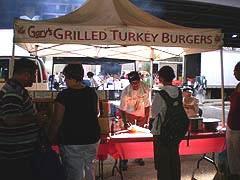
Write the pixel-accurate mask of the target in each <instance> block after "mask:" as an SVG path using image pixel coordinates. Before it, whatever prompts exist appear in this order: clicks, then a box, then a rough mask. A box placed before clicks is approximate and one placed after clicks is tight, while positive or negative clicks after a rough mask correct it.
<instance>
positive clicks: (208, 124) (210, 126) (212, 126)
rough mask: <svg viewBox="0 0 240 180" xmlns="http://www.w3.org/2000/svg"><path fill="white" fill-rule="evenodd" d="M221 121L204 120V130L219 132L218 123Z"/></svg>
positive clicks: (213, 119)
mask: <svg viewBox="0 0 240 180" xmlns="http://www.w3.org/2000/svg"><path fill="white" fill-rule="evenodd" d="M220 121H221V120H220V119H215V118H203V124H204V129H205V130H206V131H210V132H215V131H217V127H218V123H219V122H220Z"/></svg>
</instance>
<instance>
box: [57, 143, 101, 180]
mask: <svg viewBox="0 0 240 180" xmlns="http://www.w3.org/2000/svg"><path fill="white" fill-rule="evenodd" d="M98 144H99V142H97V143H95V144H87V145H60V155H61V158H62V162H63V166H64V171H65V175H66V180H83V179H86V180H95V170H94V162H95V159H96V153H97V148H98Z"/></svg>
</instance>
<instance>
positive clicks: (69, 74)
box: [63, 64, 84, 81]
mask: <svg viewBox="0 0 240 180" xmlns="http://www.w3.org/2000/svg"><path fill="white" fill-rule="evenodd" d="M63 75H64V76H65V77H66V78H67V79H75V80H77V81H82V80H83V76H84V69H83V66H82V64H68V65H66V66H65V67H64V69H63Z"/></svg>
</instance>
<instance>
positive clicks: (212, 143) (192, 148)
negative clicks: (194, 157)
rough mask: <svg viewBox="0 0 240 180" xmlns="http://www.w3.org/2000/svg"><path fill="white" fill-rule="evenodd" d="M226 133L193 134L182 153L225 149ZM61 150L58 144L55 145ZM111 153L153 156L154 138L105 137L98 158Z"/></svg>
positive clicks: (125, 157)
mask: <svg viewBox="0 0 240 180" xmlns="http://www.w3.org/2000/svg"><path fill="white" fill-rule="evenodd" d="M224 144H225V133H198V134H192V135H191V136H190V139H189V141H188V142H187V139H185V140H183V141H182V142H181V143H180V146H179V152H180V154H181V155H191V154H205V153H212V152H221V151H223V150H224ZM53 149H54V150H55V151H57V152H58V151H59V150H58V147H57V146H53ZM108 155H110V156H112V157H113V158H114V159H118V158H121V159H135V158H152V157H153V138H152V136H151V135H149V134H146V136H145V135H144V134H143V133H140V134H139V136H138V134H134V135H133V134H129V136H128V134H125V135H124V136H118V135H115V136H111V137H106V136H105V137H103V138H102V141H101V143H100V145H99V148H98V152H97V157H96V158H97V159H98V160H102V161H104V160H106V159H107V156H108Z"/></svg>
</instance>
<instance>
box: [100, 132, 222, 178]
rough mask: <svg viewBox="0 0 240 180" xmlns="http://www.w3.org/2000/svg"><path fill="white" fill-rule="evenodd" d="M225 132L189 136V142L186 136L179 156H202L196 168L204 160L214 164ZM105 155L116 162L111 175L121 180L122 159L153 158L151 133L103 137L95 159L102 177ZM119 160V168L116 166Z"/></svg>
mask: <svg viewBox="0 0 240 180" xmlns="http://www.w3.org/2000/svg"><path fill="white" fill-rule="evenodd" d="M224 144H225V132H204V133H196V134H190V136H189V140H188V137H187V136H186V137H185V139H184V140H183V141H182V142H181V143H180V146H179V153H180V155H193V154H203V156H202V158H201V159H200V160H199V161H198V163H197V166H199V163H200V161H201V160H203V159H205V160H207V161H209V162H211V163H213V164H214V166H215V167H216V164H215V161H214V153H215V152H221V151H223V149H224ZM207 153H213V157H212V158H209V157H207V156H206V154H207ZM107 155H110V156H112V157H113V158H114V159H115V160H116V161H115V164H114V166H113V170H112V175H114V170H115V169H116V170H117V171H118V172H119V173H120V176H121V179H123V176H122V172H121V163H120V161H121V160H122V159H135V158H153V157H154V155H153V137H152V135H151V133H122V134H118V135H113V136H109V137H104V138H103V140H102V143H101V144H100V146H99V149H98V153H97V159H98V160H99V176H100V177H101V178H102V176H103V161H104V160H105V159H106V158H107ZM118 160H119V166H117V164H118Z"/></svg>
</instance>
